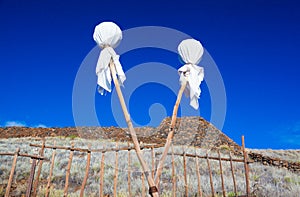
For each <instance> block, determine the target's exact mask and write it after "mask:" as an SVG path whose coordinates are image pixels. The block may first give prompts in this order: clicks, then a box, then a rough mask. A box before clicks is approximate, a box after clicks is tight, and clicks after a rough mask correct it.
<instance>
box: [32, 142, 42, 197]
mask: <svg viewBox="0 0 300 197" xmlns="http://www.w3.org/2000/svg"><path fill="white" fill-rule="evenodd" d="M44 149H45V138H43V144H42V147H41V150H40V152H39V155H40V156H41V157H43V156H44ZM42 166H43V160H39V167H38V171H37V175H36V178H35V181H34V185H33V192H32V196H33V197H36V195H37V189H38V185H39V179H40V175H41V171H42Z"/></svg>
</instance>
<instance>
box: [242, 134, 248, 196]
mask: <svg viewBox="0 0 300 197" xmlns="http://www.w3.org/2000/svg"><path fill="white" fill-rule="evenodd" d="M242 148H243V154H244V167H245V178H246V194H247V196H249V195H250V183H249V166H248V158H247V157H248V155H247V152H246V149H245V138H244V136H242Z"/></svg>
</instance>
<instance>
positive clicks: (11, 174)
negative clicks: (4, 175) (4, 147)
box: [5, 148, 20, 197]
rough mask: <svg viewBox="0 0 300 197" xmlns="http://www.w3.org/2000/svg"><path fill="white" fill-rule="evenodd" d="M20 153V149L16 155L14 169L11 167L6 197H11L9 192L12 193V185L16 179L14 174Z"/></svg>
mask: <svg viewBox="0 0 300 197" xmlns="http://www.w3.org/2000/svg"><path fill="white" fill-rule="evenodd" d="M19 152H20V148H17V150H16V152H15V154H14V159H13V163H12V167H11V170H10V175H9V179H8V183H7V186H6V191H5V197H8V196H9V191H10V188H11V183H12V181H13V178H14V173H15V168H16V164H17V159H18V155H19Z"/></svg>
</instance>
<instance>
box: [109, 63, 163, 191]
mask: <svg viewBox="0 0 300 197" xmlns="http://www.w3.org/2000/svg"><path fill="white" fill-rule="evenodd" d="M109 67H110V71H111V75H112V78H113V81H114V84H115V88H116V90H117V94H118V97H119V101H120V104H121V107H122V110H123V113H124V117H125V120H126V123H127V126H128V128H129V132H130V135H131V138H132V141H133V144H134V148H135V151H136V154H137V157H138V159H139V161H140V163H141V166H142V168H143V171H144V173H145V175H146V177H147V181H148V184H149V193H150V194H151V196H153V197H158V196H159V195H158V191H157V187H156V185H155V183H154V180H153V179H152V177H151V174H150V173H151V171H150V169H149V167H148V166H147V164H146V162H145V161H144V159H143V155H142V153H141V148H140V144H139V142H138V139H137V136H136V132H135V130H134V128H133V124H132V122H131V120H130V115H129V113H128V110H127V107H126V105H125V100H124V97H123V94H122V91H121V88H120V84H119V81H118V79H117V75H116V68H115V65H114V63H113V60H112V59H111V60H110V64H109Z"/></svg>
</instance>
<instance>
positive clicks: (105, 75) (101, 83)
mask: <svg viewBox="0 0 300 197" xmlns="http://www.w3.org/2000/svg"><path fill="white" fill-rule="evenodd" d="M93 38H94V40H95V41H96V43H97V44H98V45H99V46H100V47H101V48H102V50H101V52H100V55H99V58H98V62H97V66H96V75H97V77H98V80H97V84H98V92H99V93H100V94H101V95H103V94H104V91H108V92H111V81H112V78H111V73H110V69H109V66H108V64H109V62H110V60H111V59H112V60H113V62H114V64H115V66H116V71H117V76H118V80H119V83H120V84H121V85H123V83H124V81H125V80H126V76H125V74H124V71H123V69H122V65H121V63H120V61H119V57H120V56H119V55H117V54H116V52H115V50H114V48H116V47H117V46H118V45H119V43H120V41H121V40H122V31H121V29H120V28H119V27H118V26H117V25H116V24H115V23H113V22H103V23H100V24H99V25H97V26H96V27H95V31H94V35H93Z"/></svg>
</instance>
